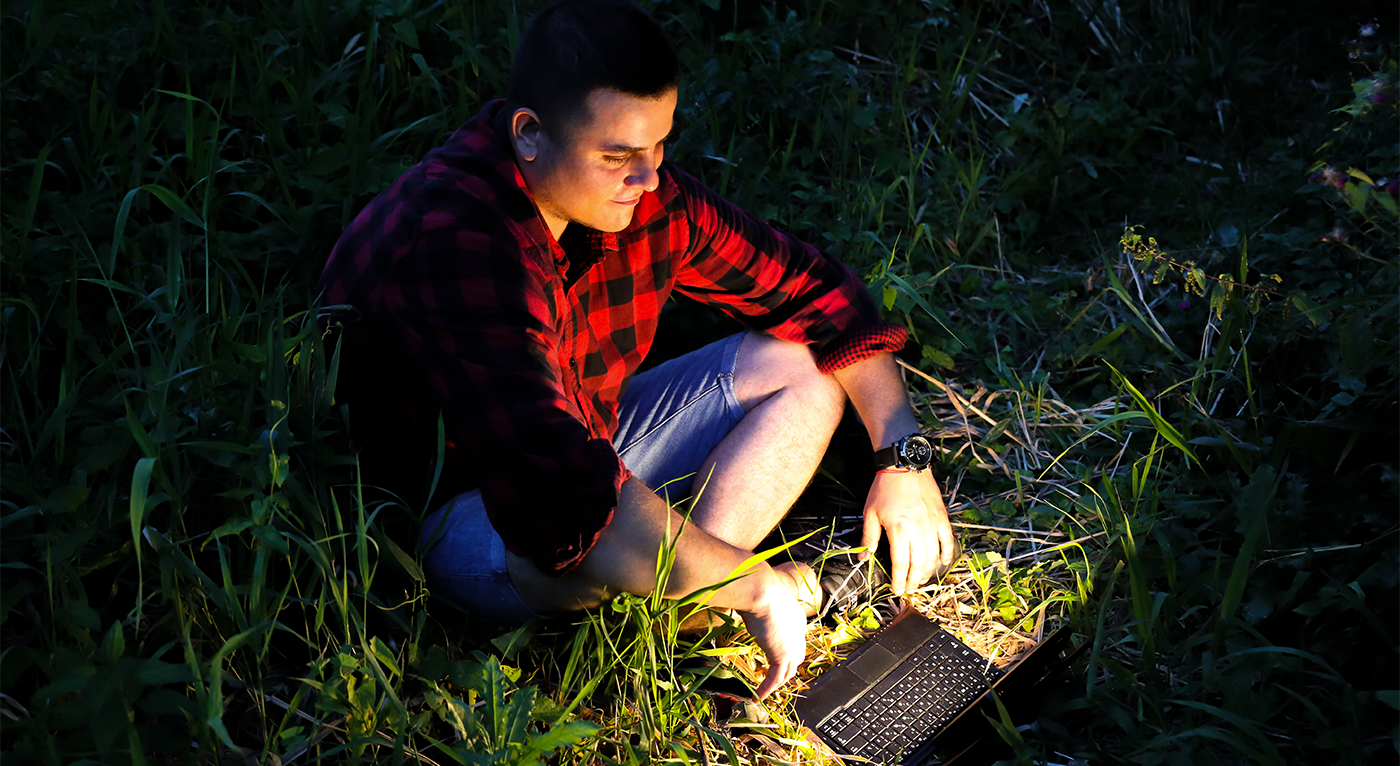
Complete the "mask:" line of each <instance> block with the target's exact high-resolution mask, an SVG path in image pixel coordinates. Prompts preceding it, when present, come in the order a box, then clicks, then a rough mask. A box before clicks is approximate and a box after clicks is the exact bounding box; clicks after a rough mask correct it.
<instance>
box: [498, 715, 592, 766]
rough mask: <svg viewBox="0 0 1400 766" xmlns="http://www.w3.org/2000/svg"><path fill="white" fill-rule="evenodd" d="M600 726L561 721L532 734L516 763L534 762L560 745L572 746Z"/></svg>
mask: <svg viewBox="0 0 1400 766" xmlns="http://www.w3.org/2000/svg"><path fill="white" fill-rule="evenodd" d="M601 730H602V727H601V726H599V725H598V724H596V723H593V722H592V721H569V722H568V723H561V724H559V725H558V726H555V727H554V728H552V729H550V730H549V731H547V732H545V733H543V734H532V735H530V740H529V742H528V743H526V745H525V747H524V748H522V749H521V751H520V755H519V756H518V758H517V759H516V763H534V762H537V761H538V760H539V759H540V758H541V757H542V756H544V755H548V754H549V753H552V752H554V751H555V750H558V749H559V748H561V747H572V746H574V745H577V744H578V743H580V742H582V741H583V740H585V739H587V738H589V737H591V736H593V735H595V734H597V733H598V732H599V731H601Z"/></svg>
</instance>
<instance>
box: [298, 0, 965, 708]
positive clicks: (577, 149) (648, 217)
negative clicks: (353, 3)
mask: <svg viewBox="0 0 1400 766" xmlns="http://www.w3.org/2000/svg"><path fill="white" fill-rule="evenodd" d="M678 81H679V67H678V65H677V62H676V57H675V53H674V51H673V50H672V48H671V46H670V43H669V42H668V41H667V40H666V38H665V36H664V35H663V34H662V31H661V29H660V27H659V26H658V25H657V24H656V22H655V21H653V20H652V19H651V18H650V17H649V16H648V15H647V14H646V13H645V12H644V11H642V10H641V9H639V8H637V7H636V6H635V5H632V4H631V3H630V2H627V0H595V1H587V0H564V2H559V3H556V4H555V5H553V6H550V7H549V8H547V9H545V10H544V11H542V12H541V13H540V14H538V15H537V16H536V17H535V18H534V19H533V20H532V22H531V24H530V27H529V29H528V30H527V31H526V33H525V34H524V36H523V37H522V38H521V41H520V44H519V48H518V51H517V54H516V57H515V62H514V65H513V68H512V72H511V81H510V87H509V92H508V96H507V99H506V100H505V103H504V104H502V103H500V102H495V103H492V104H489V105H487V107H486V108H485V109H484V110H483V111H482V113H481V114H480V115H478V116H477V117H476V118H474V119H473V120H472V121H470V122H468V123H467V124H466V125H465V126H463V127H462V128H461V129H459V130H458V131H457V132H456V133H455V134H454V135H453V136H452V137H451V138H450V139H449V140H448V141H447V143H445V144H444V145H443V146H441V147H439V148H437V149H435V150H433V151H432V152H431V153H429V154H428V156H427V157H426V158H425V159H424V160H423V162H421V163H420V164H419V165H417V166H416V167H414V168H413V169H411V170H409V171H408V172H407V173H405V174H404V175H403V176H402V177H401V178H400V179H399V180H398V181H397V182H396V183H395V184H394V185H393V186H392V187H390V188H389V189H387V190H386V191H385V192H383V193H382V194H380V196H379V197H378V198H376V199H375V200H374V201H373V202H372V203H370V205H369V206H368V207H366V208H365V209H364V211H362V212H361V213H360V215H359V216H357V217H356V219H355V221H354V223H353V224H352V225H351V226H350V228H349V229H348V230H347V231H346V232H345V234H344V235H343V236H342V237H341V240H340V242H339V243H338V244H337V245H336V248H335V250H334V252H333V253H332V255H331V257H330V260H329V261H328V263H327V264H326V269H325V272H324V274H323V276H322V287H323V289H324V299H323V302H324V303H325V304H326V305H350V306H353V307H354V309H355V311H354V315H355V316H354V318H344V319H343V324H344V336H343V337H344V339H343V343H342V349H343V353H344V360H343V364H342V371H341V376H340V378H341V390H342V394H343V398H345V399H347V400H349V401H351V402H352V409H351V414H352V420H353V421H354V422H355V425H356V430H357V432H358V433H360V434H363V435H364V436H365V439H364V441H365V444H366V446H365V449H364V452H363V453H362V463H363V464H364V465H366V467H367V470H369V469H372V468H378V469H379V470H380V471H381V475H386V476H387V477H388V478H387V480H389V481H395V480H397V481H400V482H401V481H402V480H403V479H404V478H405V477H407V476H409V475H413V476H415V477H416V476H417V475H421V474H422V472H423V470H424V468H425V467H426V466H429V465H432V464H433V462H434V461H433V460H432V459H431V457H432V448H433V447H434V446H435V445H437V444H438V443H439V442H438V438H441V444H442V451H443V453H444V460H443V463H442V466H443V467H442V469H441V474H440V477H439V480H438V481H439V485H438V487H439V490H440V491H441V490H444V489H445V490H446V494H445V497H452V499H451V500H450V501H449V502H447V503H446V504H445V505H443V506H442V507H441V508H439V509H438V510H437V511H436V512H435V513H432V514H429V515H428V516H427V518H426V519H424V524H423V539H424V542H425V549H426V553H425V557H424V561H425V568H426V570H427V573H428V577H429V582H430V584H431V585H432V587H433V588H434V590H435V592H438V593H441V594H443V595H446V596H447V597H448V598H450V599H452V600H454V601H456V602H458V603H460V604H461V605H463V606H464V607H465V608H467V609H468V610H469V611H471V612H473V613H475V614H477V615H479V616H482V617H484V618H487V619H494V620H497V621H501V622H518V621H523V620H525V619H529V618H531V617H534V616H537V615H540V614H549V613H557V612H564V611H569V610H574V609H579V608H581V607H586V606H590V605H593V604H597V603H599V602H600V601H601V600H602V599H604V598H606V597H607V596H608V595H609V594H614V593H617V592H629V593H637V594H644V593H648V592H650V590H651V589H652V588H653V587H654V581H655V571H656V556H657V552H658V550H659V549H660V548H661V547H662V543H663V541H664V540H666V539H667V538H668V537H675V536H676V534H677V532H678V531H679V532H680V534H679V536H678V538H676V539H675V564H674V567H673V569H672V571H671V574H670V579H669V581H668V584H667V593H666V595H668V596H678V595H682V594H687V593H690V592H693V591H695V590H698V589H700V588H702V587H705V586H708V585H713V584H715V583H719V582H721V581H723V580H725V579H726V577H728V576H730V575H731V574H733V573H734V572H735V570H736V569H737V568H738V567H739V566H740V565H741V563H742V562H744V561H745V559H747V558H748V557H749V556H750V554H751V552H752V550H753V548H754V547H755V546H756V545H757V544H758V543H759V542H760V541H761V540H762V539H763V538H764V537H765V536H766V535H767V534H768V533H769V532H770V531H771V530H772V529H773V528H774V527H775V526H776V525H777V523H778V521H779V520H780V519H781V518H782V517H783V515H784V514H785V513H786V512H787V510H788V508H789V507H790V506H791V505H792V503H793V501H795V500H796V498H797V496H798V494H799V493H800V492H801V491H802V489H803V488H804V487H805V486H806V484H807V482H808V480H809V479H810V478H811V476H812V474H813V473H814V472H815V470H816V468H817V465H818V463H819V461H820V460H821V457H822V454H823V452H824V451H825V449H826V446H827V444H828V442H829V440H830V438H831V435H832V432H833V431H834V430H835V428H836V425H837V423H838V421H839V420H840V417H841V413H842V411H843V408H844V404H845V402H846V400H847V399H849V400H850V401H851V402H852V403H853V404H854V405H855V407H856V410H857V412H858V413H859V414H860V416H861V418H862V420H863V422H864V423H865V425H866V428H867V430H868V431H869V434H870V440H871V445H872V449H874V450H877V451H880V452H879V453H877V456H880V457H882V459H883V460H884V463H883V464H884V465H885V470H882V471H881V472H880V473H879V474H877V476H876V478H875V481H874V484H873V485H872V487H871V490H870V493H869V497H868V499H867V502H866V506H865V525H864V533H863V538H862V544H863V545H865V546H868V547H869V548H870V549H871V550H873V549H874V548H875V546H876V544H877V543H878V542H879V540H880V537H881V535H882V533H883V534H885V535H887V536H888V539H889V543H890V552H891V563H892V567H891V572H890V576H891V586H892V588H893V590H894V592H895V593H896V594H904V593H907V592H909V591H910V590H912V589H914V588H916V587H918V586H919V585H921V584H923V583H924V582H926V581H928V579H929V578H930V577H931V576H932V575H933V574H934V573H935V572H941V571H944V570H946V569H947V568H948V567H950V566H951V565H952V561H953V557H954V556H955V544H954V540H953V536H952V530H951V528H950V526H949V523H948V517H947V513H946V511H945V509H944V506H943V501H942V497H941V495H940V492H939V489H938V486H937V484H936V483H935V481H934V479H933V477H932V476H931V473H930V472H929V471H928V470H921V469H923V468H925V467H926V466H927V462H928V458H929V450H928V445H927V442H926V441H923V437H922V436H920V435H919V434H918V432H919V424H918V422H917V420H916V419H915V417H914V415H913V413H912V412H911V410H910V407H909V403H908V400H907V397H906V393H905V391H904V387H903V384H902V381H901V379H900V376H899V375H898V371H897V368H896V366H895V363H894V359H893V356H892V355H891V352H892V351H895V350H897V349H898V348H899V347H900V346H902V345H903V343H904V341H905V339H906V337H907V332H906V331H905V330H904V329H903V328H901V327H897V326H895V325H891V324H888V323H885V322H883V321H882V320H881V319H880V315H879V310H878V307H877V306H876V305H875V303H874V302H873V301H872V300H871V298H870V296H869V294H868V293H867V292H866V290H865V288H864V286H863V285H862V284H861V283H860V281H859V280H858V278H857V277H856V276H855V275H854V274H853V273H852V272H851V271H850V270H849V269H847V268H846V267H844V266H843V265H841V264H840V263H839V262H837V261H835V260H834V259H832V258H829V257H827V256H825V255H823V254H821V253H819V252H818V251H816V250H815V249H814V248H812V247H810V246H808V245H805V244H803V243H801V242H798V241H796V240H794V239H792V238H790V237H787V236H785V235H783V234H780V233H778V232H775V231H774V230H772V229H771V228H769V227H768V226H766V225H765V224H763V223H761V222H759V221H757V220H755V219H753V218H751V217H749V216H748V215H746V214H745V213H743V212H742V211H740V210H738V209H737V208H735V207H733V206H732V205H730V204H729V203H727V202H725V201H724V200H722V199H720V198H718V197H717V196H715V195H714V193H713V192H711V191H709V190H708V189H706V188H704V187H703V186H701V185H700V184H699V183H698V182H697V181H696V180H695V179H694V178H692V177H690V176H688V175H686V174H685V173H683V172H681V171H680V170H679V169H677V168H676V167H674V166H673V165H671V164H670V163H669V162H666V161H664V160H663V153H664V145H665V139H666V137H667V135H668V134H669V133H670V131H671V128H672V115H673V113H674V111H675V107H676V97H677V92H676V89H677V83H678ZM672 291H678V292H680V293H682V294H685V295H688V296H690V297H692V298H696V299H699V300H702V301H705V302H707V303H710V304H712V305H715V306H716V307H718V308H719V309H720V310H722V311H724V312H725V313H727V314H729V315H731V316H733V317H735V318H736V319H738V320H740V321H741V322H742V323H744V324H745V325H747V326H748V327H749V328H750V331H749V332H747V333H741V334H740V335H736V336H733V337H731V338H729V339H727V340H724V341H720V342H718V343H715V344H712V345H711V346H708V347H706V348H704V349H701V350H699V351H696V352H694V353H692V354H688V355H686V356H684V357H681V358H679V359H675V360H671V361H670V362H667V363H666V364H663V365H661V366H660V367H657V368H655V369H653V370H650V371H648V372H646V373H644V374H641V375H637V376H636V377H635V378H634V377H633V373H634V372H635V371H636V370H637V367H638V365H639V364H640V363H641V361H642V359H643V358H644V357H645V356H646V352H647V350H648V349H649V348H650V346H651V342H652V339H653V337H654V335H655V332H656V322H657V318H658V316H659V314H660V309H661V306H662V304H663V303H664V301H665V300H666V299H667V297H668V296H669V295H670V294H671V292H672ZM439 414H440V417H441V421H440V422H441V428H442V431H441V434H440V437H439V433H438V432H437V428H438V423H439V420H438V418H439ZM901 448H903V450H902V452H901ZM897 452H898V453H901V454H899V455H894V454H892V453H897ZM904 453H908V454H907V455H906V454H904ZM690 477H693V478H690ZM663 484H665V485H666V487H665V489H664V491H665V492H667V493H668V494H669V495H672V496H677V497H680V496H683V495H684V494H685V493H686V492H687V491H688V492H690V493H691V494H693V495H694V496H695V497H696V499H695V501H694V503H693V506H692V508H691V511H690V515H689V520H688V523H684V524H683V523H682V522H683V519H682V518H681V516H680V515H679V514H678V513H677V511H675V510H673V509H672V508H671V507H670V506H669V505H668V503H667V502H666V501H665V500H663V499H662V498H660V497H658V495H657V494H656V493H655V492H654V490H656V489H658V488H659V487H661V485H663ZM821 598H822V594H821V584H820V583H818V581H817V579H816V577H815V576H814V574H813V572H812V570H811V568H810V567H807V566H805V565H802V564H797V563H794V562H791V561H788V562H785V563H781V564H778V565H776V566H770V565H768V564H762V565H759V566H757V567H753V568H752V570H751V571H750V572H749V574H748V575H747V576H745V577H742V578H740V579H738V580H736V581H734V582H732V583H730V584H728V585H726V586H725V587H723V588H720V589H718V590H716V591H715V592H714V594H713V595H712V596H711V597H710V599H709V603H710V604H711V605H713V606H716V607H721V608H732V609H734V610H736V611H737V612H738V614H739V615H740V616H741V617H742V619H743V620H744V623H745V626H746V627H747V628H748V629H749V632H750V633H751V634H752V635H753V637H754V639H755V640H756V641H757V642H758V645H759V646H760V648H761V649H762V650H763V652H764V654H765V655H766V656H767V658H768V661H769V670H768V674H767V676H766V677H765V679H764V681H763V683H762V684H761V685H760V687H759V689H758V692H759V694H760V695H761V696H766V695H767V694H768V693H770V692H772V691H773V690H774V689H776V688H777V687H778V686H780V685H781V684H783V683H784V682H786V681H787V680H789V679H790V678H792V676H793V675H794V674H795V673H796V671H797V668H798V666H799V664H800V663H801V662H802V659H803V654H804V649H805V627H806V618H807V616H808V615H809V614H810V613H812V612H813V610H814V608H815V607H816V606H817V605H818V604H819V603H820V601H821Z"/></svg>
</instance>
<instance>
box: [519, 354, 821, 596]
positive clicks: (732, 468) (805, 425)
mask: <svg viewBox="0 0 1400 766" xmlns="http://www.w3.org/2000/svg"><path fill="white" fill-rule="evenodd" d="M734 378H735V381H734V384H735V394H736V396H737V397H738V399H739V403H740V405H741V406H743V408H744V412H745V413H746V414H745V416H744V418H743V419H742V420H740V421H739V423H738V425H736V426H735V427H734V430H732V431H730V432H729V434H728V435H727V436H726V437H725V438H724V440H723V441H721V442H720V443H719V445H717V446H716V447H715V449H714V451H713V452H711V453H710V455H709V457H708V458H706V459H705V462H704V463H703V464H702V465H701V467H700V470H699V471H698V472H697V474H696V478H695V484H694V492H696V493H697V494H698V495H699V499H698V500H697V501H696V503H695V506H694V508H693V510H692V512H691V516H690V519H691V522H692V523H693V524H695V525H696V526H697V527H699V528H700V529H701V530H704V532H706V533H708V534H709V535H711V536H713V537H715V538H718V539H719V540H720V541H723V542H726V543H729V544H730V545H733V546H734V547H735V548H738V549H741V550H745V551H751V550H753V549H754V547H755V546H757V545H758V544H759V543H760V542H762V541H763V538H765V537H767V536H768V533H769V532H771V531H773V528H774V527H776V526H777V525H778V522H779V521H781V520H782V518H783V516H784V515H786V514H787V512H788V510H789V509H790V508H791V507H792V504H793V503H794V502H795V501H796V500H797V497H798V495H800V494H801V493H802V490H803V489H804V488H805V487H806V486H807V483H808V482H809V481H810V480H811V478H812V475H813V474H814V473H816V470H817V465H818V464H819V463H820V462H821V459H822V455H824V454H825V453H826V448H827V445H828V444H829V443H830V442H831V436H832V434H833V433H834V432H835V431H836V426H837V424H839V423H840V421H841V415H842V411H843V408H844V407H845V402H846V395H845V391H844V390H843V389H842V388H841V386H840V384H839V383H837V382H836V379H835V378H833V377H832V376H830V375H823V374H821V373H820V372H818V371H817V367H816V362H815V360H814V358H813V356H812V352H811V351H810V350H809V349H808V348H807V347H806V346H803V345H801V344H797V343H791V342H788V341H783V340H778V339H776V338H772V337H769V336H766V335H759V334H756V333H750V334H748V335H746V336H745V337H744V341H743V344H742V345H741V346H740V348H739V358H738V360H737V363H736V365H735V375H734ZM634 484H635V485H636V487H639V486H640V482H629V486H628V487H627V488H624V497H623V498H621V499H622V500H623V501H624V503H622V504H620V505H619V513H621V512H622V511H623V510H624V509H623V507H622V506H623V505H628V504H627V502H626V501H627V499H628V496H627V494H626V493H627V492H628V491H633V490H635V487H634V486H633V485H634ZM702 487H703V490H702V489H701V488H702ZM642 492H643V493H644V494H645V495H647V497H648V498H649V499H650V500H651V501H652V502H653V503H654V502H656V499H655V497H654V496H652V495H650V491H649V490H645V489H643V490H642ZM634 494H635V491H634ZM634 500H635V502H636V503H637V504H638V507H640V505H642V504H644V502H643V501H642V500H640V499H636V498H634ZM628 508H629V509H631V505H628ZM633 510H636V509H633ZM659 512H660V511H657V510H655V509H653V513H659ZM624 515H625V514H624ZM615 521H616V519H615ZM657 523H660V522H657ZM623 526H627V525H623ZM677 528H679V520H678V519H677V521H676V526H674V527H672V529H673V530H674V529H677ZM606 532H607V530H605V534H606ZM600 545H601V540H600ZM655 551H656V547H655V545H651V546H650V547H649V548H647V549H646V550H644V551H642V550H639V551H631V553H634V554H636V555H638V556H642V555H643V554H645V557H646V561H647V562H649V563H648V566H653V565H654V558H655ZM590 555H591V554H590ZM507 560H508V564H509V567H510V574H511V580H512V581H513V582H514V583H515V586H516V588H517V589H518V590H519V591H520V595H521V597H522V598H523V599H524V600H525V602H526V603H527V604H529V605H530V606H531V607H533V608H535V609H537V610H539V611H542V612H551V611H561V610H569V609H577V608H581V607H587V606H591V605H594V604H597V603H598V602H599V601H600V600H601V599H602V598H605V597H606V594H605V591H604V589H603V588H602V587H601V586H600V585H599V584H598V581H597V580H595V579H593V578H589V577H585V576H581V575H579V574H577V573H576V574H570V575H565V576H563V577H559V578H553V577H547V576H545V575H544V574H542V573H541V572H539V570H538V569H536V568H535V566H534V565H533V564H532V563H531V562H530V561H529V560H527V559H522V558H519V557H516V556H514V555H512V554H507ZM777 569H778V570H779V571H781V572H785V573H788V574H787V576H790V577H792V578H793V580H794V582H795V592H796V595H797V597H798V599H799V601H801V602H803V605H804V607H805V608H806V611H807V613H808V614H809V615H810V614H813V613H814V612H815V609H816V605H817V604H819V603H820V601H821V598H820V595H819V594H820V588H819V586H818V585H817V582H816V577H815V576H814V575H813V574H812V571H811V569H810V568H808V567H806V566H805V565H797V564H793V563H790V562H789V563H781V564H778V565H777ZM727 571H729V570H728V569H724V570H723V572H719V573H718V574H717V575H716V577H715V579H714V581H716V582H717V581H718V580H719V579H722V577H723V575H724V572H727Z"/></svg>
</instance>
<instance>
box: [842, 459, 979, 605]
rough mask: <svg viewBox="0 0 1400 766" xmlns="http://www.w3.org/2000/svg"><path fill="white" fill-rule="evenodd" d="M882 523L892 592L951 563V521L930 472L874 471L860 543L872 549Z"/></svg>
mask: <svg viewBox="0 0 1400 766" xmlns="http://www.w3.org/2000/svg"><path fill="white" fill-rule="evenodd" d="M882 528H883V529H884V531H885V532H886V533H887V534H889V536H890V588H891V589H892V590H893V591H894V593H895V595H897V596H903V595H905V594H907V593H909V592H910V591H912V590H914V589H916V588H918V587H919V586H921V585H923V584H924V583H926V582H928V581H929V579H930V578H931V577H933V574H934V573H935V572H945V571H947V570H948V569H949V568H950V567H952V566H953V557H954V556H955V555H956V552H957V548H956V546H955V545H954V542H953V526H952V525H951V524H950V523H949V522H948V509H947V508H945V507H944V506H943V493H942V492H941V491H940V490H939V489H938V482H936V481H934V478H933V473H932V472H931V471H917V472H910V473H877V474H875V482H874V483H873V484H871V485H870V494H869V495H867V496H866V498H865V527H864V530H863V532H862V534H861V540H860V543H861V545H863V546H865V547H866V548H868V549H869V550H870V551H872V552H873V551H874V550H875V547H876V546H877V545H879V544H880V531H881V529H882ZM864 555H869V554H864Z"/></svg>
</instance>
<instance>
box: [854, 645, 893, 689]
mask: <svg viewBox="0 0 1400 766" xmlns="http://www.w3.org/2000/svg"><path fill="white" fill-rule="evenodd" d="M898 662H899V658H898V657H896V656H895V655H893V654H891V653H890V651H889V650H888V649H886V648H885V647H883V646H880V645H879V644H872V645H871V646H870V647H869V648H868V649H866V650H865V651H863V652H861V653H860V656H859V657H856V658H854V659H852V660H851V661H850V662H848V663H847V664H846V669H848V670H850V671H851V672H852V673H855V674H856V676H857V677H858V678H860V680H862V681H864V682H866V683H867V684H873V683H875V682H876V681H879V680H880V677H881V676H883V675H884V674H885V673H886V672H888V671H889V669H890V668H892V667H894V666H895V665H896V664H898Z"/></svg>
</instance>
